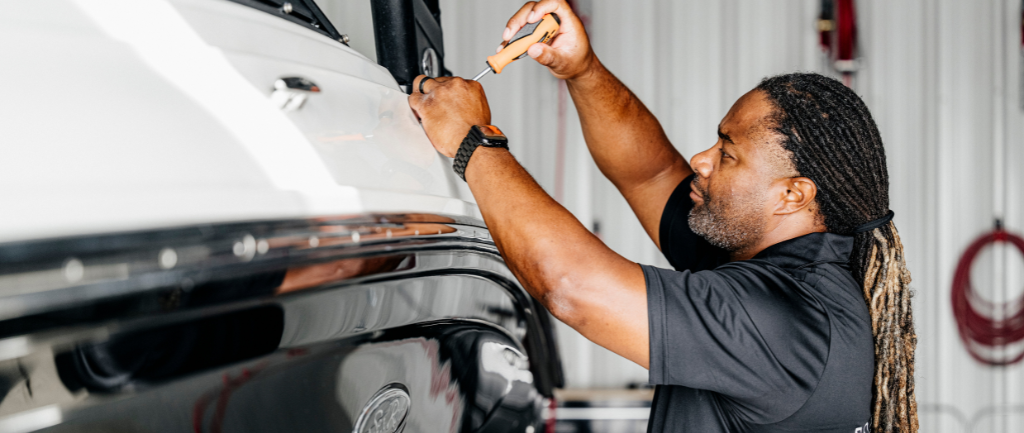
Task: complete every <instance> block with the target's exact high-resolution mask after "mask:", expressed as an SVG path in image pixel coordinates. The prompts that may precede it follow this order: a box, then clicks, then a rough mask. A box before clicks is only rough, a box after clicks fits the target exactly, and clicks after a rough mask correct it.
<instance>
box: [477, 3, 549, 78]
mask: <svg viewBox="0 0 1024 433" xmlns="http://www.w3.org/2000/svg"><path fill="white" fill-rule="evenodd" d="M561 23H562V21H561V20H559V19H558V16H557V15H555V14H547V15H544V18H543V19H541V20H540V21H537V22H535V23H533V24H527V25H525V26H523V28H522V29H519V31H518V32H516V34H515V36H512V39H509V41H508V44H507V45H505V48H503V49H502V50H501V51H500V52H498V54H495V55H493V56H490V57H488V58H487V65H488V66H490V67H491V69H492V70H493V71H494V73H495V74H500V73H501V70H502V69H503V68H505V65H508V64H509V63H512V62H513V61H515V60H518V59H521V58H523V57H525V56H526V50H529V49H530V47H531V46H532V45H533V44H536V43H541V44H546V43H548V42H549V41H551V38H553V37H555V33H557V32H558V26H559V25H560V24H561Z"/></svg>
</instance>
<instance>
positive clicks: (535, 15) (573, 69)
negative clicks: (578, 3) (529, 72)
mask: <svg viewBox="0 0 1024 433" xmlns="http://www.w3.org/2000/svg"><path fill="white" fill-rule="evenodd" d="M552 12H553V13H554V14H555V15H558V19H559V20H561V21H562V22H561V24H560V25H559V28H558V34H556V35H555V38H554V39H552V40H551V45H550V46H549V45H546V44H533V46H531V47H530V50H529V51H527V52H528V53H529V54H530V57H533V58H534V59H536V60H537V62H538V63H540V64H542V65H544V66H547V67H548V70H549V71H551V74H552V75H554V76H555V78H559V79H563V80H570V79H573V78H576V77H579V76H580V75H582V74H583V73H584V72H587V71H588V70H590V68H591V66H592V65H593V64H594V63H596V57H595V56H594V50H593V49H591V48H590V39H589V38H587V32H586V30H584V29H583V22H581V21H580V19H579V17H577V16H576V14H575V13H573V11H572V9H571V8H570V7H569V4H568V3H566V2H565V0H541V1H539V2H528V3H526V4H525V5H523V7H522V8H520V9H519V12H516V14H515V15H513V16H512V18H511V19H509V20H508V24H507V25H506V27H505V32H504V33H503V34H502V39H503V40H504V41H505V42H504V43H502V46H501V47H499V48H498V51H501V48H503V47H504V45H505V43H507V42H508V40H509V39H510V38H512V36H513V35H515V34H516V32H518V31H519V29H521V28H523V26H525V25H526V24H527V23H535V22H537V21H540V20H541V18H543V17H544V15H546V14H549V13H552Z"/></svg>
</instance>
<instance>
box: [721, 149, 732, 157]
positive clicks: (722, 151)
mask: <svg viewBox="0 0 1024 433" xmlns="http://www.w3.org/2000/svg"><path fill="white" fill-rule="evenodd" d="M718 152H719V153H721V154H722V158H732V155H729V154H728V153H725V149H722V148H718Z"/></svg>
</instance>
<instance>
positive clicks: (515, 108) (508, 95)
mask: <svg viewBox="0 0 1024 433" xmlns="http://www.w3.org/2000/svg"><path fill="white" fill-rule="evenodd" d="M321 1H325V0H321ZM580 4H581V10H582V12H584V13H585V14H586V15H587V17H588V19H589V22H588V29H589V32H590V35H591V38H592V42H593V45H594V47H595V49H596V51H597V53H598V56H599V57H600V58H601V59H602V61H603V62H604V63H605V64H606V65H607V66H608V68H609V69H610V70H612V71H613V72H614V73H615V74H616V75H617V76H618V77H619V78H620V79H622V81H623V82H625V83H626V84H627V85H628V86H629V87H630V88H631V89H632V90H633V91H634V92H635V93H636V94H637V95H639V96H640V98H641V99H642V100H643V101H644V102H645V103H646V104H647V105H648V107H650V109H651V110H652V111H653V112H654V113H655V114H656V115H657V116H658V118H659V119H661V122H662V124H663V126H664V127H665V129H666V131H667V132H668V135H669V137H670V138H671V139H672V140H673V143H675V145H676V146H677V147H678V148H679V149H680V151H682V152H683V154H684V155H686V156H692V155H693V154H694V153H696V152H698V151H701V150H703V149H706V148H707V147H710V146H711V145H712V144H713V143H714V142H715V140H716V134H715V127H716V125H717V124H718V121H719V120H720V119H721V117H722V116H723V115H724V114H725V112H726V111H727V110H728V108H729V107H730V105H731V104H732V103H733V101H735V100H736V99H737V98H738V97H739V96H740V95H742V94H743V93H744V92H746V91H748V90H749V89H751V88H752V87H754V86H755V85H756V84H757V82H758V81H759V80H760V79H761V78H762V77H764V76H767V75H772V74H776V73H782V72H787V71H794V70H811V71H819V72H821V71H824V69H823V68H824V67H823V63H822V58H821V54H820V52H819V50H818V48H817V39H816V38H817V35H816V33H815V28H814V23H815V18H816V15H817V13H818V1H816V0H756V1H755V0H722V1H668V0H665V1H651V0H648V1H630V2H622V1H612V0H598V1H589V2H588V1H581V2H580ZM520 5H521V2H518V1H504V0H503V1H486V2H485V1H475V2H469V1H465V0H446V1H442V11H443V17H444V18H443V20H444V30H445V42H446V51H447V62H448V67H449V69H451V70H452V71H453V72H454V73H455V74H456V75H473V74H475V73H476V72H478V71H479V70H480V69H481V68H482V67H483V59H484V57H485V56H487V55H489V54H491V53H493V52H494V48H495V47H496V46H497V44H498V42H500V35H501V31H502V29H503V28H504V24H505V21H506V20H507V18H508V16H510V15H511V14H512V13H513V12H515V11H516V10H517V9H518V8H519V6H520ZM857 6H858V13H859V25H860V43H861V47H862V51H863V56H864V57H863V69H862V70H861V71H860V72H859V73H858V74H857V79H856V83H855V88H856V90H857V91H858V93H860V94H861V95H862V97H864V99H865V100H866V102H867V104H868V106H869V107H870V109H871V110H872V113H873V114H874V116H875V119H876V121H877V123H878V125H879V128H880V129H881V132H882V136H883V138H884V140H885V142H886V149H887V152H888V159H889V170H890V175H891V190H890V191H891V201H892V208H893V210H894V211H895V212H896V223H897V226H898V227H899V229H900V231H901V234H902V237H903V241H904V243H905V246H906V252H907V256H908V258H907V261H908V264H909V266H910V268H911V272H912V274H913V277H914V283H913V286H914V288H915V289H916V292H917V297H916V298H915V314H916V322H917V329H918V334H919V339H920V341H919V347H918V364H917V386H918V401H919V404H920V408H921V412H922V430H921V431H927V432H961V431H973V432H990V431H991V432H998V431H1006V432H1009V431H1022V430H1024V386H1022V385H1024V381H1022V378H1024V377H1022V373H1021V368H1022V367H1021V365H1020V364H1018V365H1015V366H1012V367H1006V368H994V367H986V366H982V365H981V364H979V363H977V362H975V361H973V360H972V359H971V358H970V357H969V355H968V354H967V352H966V351H965V350H964V348H963V344H962V343H961V341H960V339H959V335H958V333H957V329H956V322H955V320H954V318H953V315H952V310H951V306H950V305H951V304H950V286H951V284H952V277H953V272H954V268H955V266H956V263H957V260H958V259H959V256H960V254H961V253H962V251H963V250H964V248H966V246H967V245H968V244H969V243H970V242H971V241H972V240H973V239H974V238H975V237H977V236H978V235H980V234H981V233H983V232H985V231H987V230H990V229H991V228H992V225H993V218H994V216H995V215H997V214H1001V215H1002V216H1003V217H1004V220H1005V221H1006V224H1007V227H1009V229H1010V230H1016V231H1024V204H1022V200H1021V197H1022V195H1024V183H1022V179H1021V176H1022V170H1021V169H1022V168H1024V110H1022V109H1021V99H1022V98H1021V81H1022V70H1021V63H1022V53H1021V51H1020V46H1019V41H1020V34H1019V31H1020V30H1019V29H1020V27H1019V26H1020V18H1021V15H1020V7H1021V3H1020V1H1019V0H972V1H962V0H901V1H884V0H874V1H867V0H861V1H859V2H858V3H857ZM325 9H328V10H329V11H330V12H331V14H332V16H335V17H336V18H335V21H337V22H338V27H339V28H340V29H342V31H343V32H345V31H349V32H350V33H353V32H355V34H354V35H353V41H354V42H353V44H354V45H355V46H356V47H357V49H364V51H365V52H367V53H369V54H370V55H372V50H373V42H372V33H367V32H369V31H371V29H369V28H368V27H367V26H366V22H367V21H368V20H369V18H368V17H369V7H368V3H367V2H365V1H347V2H339V3H331V4H328V5H327V7H326V8H325ZM361 14H365V15H362V16H360V15H361ZM360 32H362V33H360ZM360 47H362V48H360ZM483 84H484V87H485V88H486V89H487V92H488V98H489V100H490V102H491V106H492V111H493V115H494V123H495V124H497V125H499V126H501V128H502V129H503V130H504V131H506V133H507V134H508V136H509V137H510V139H511V141H512V149H513V152H514V153H515V154H516V156H517V157H518V158H519V159H520V161H522V162H523V164H524V165H525V166H526V167H527V168H528V169H529V170H530V172H531V173H532V174H533V175H534V177H536V178H537V180H538V181H539V182H540V183H541V185H543V186H544V187H545V188H546V189H547V190H548V191H549V192H551V193H552V194H555V193H558V195H560V196H561V201H562V203H564V204H565V205H566V206H567V207H568V208H569V209H570V210H571V211H572V212H573V213H575V214H576V215H577V217H579V218H580V219H581V220H582V221H584V222H585V223H586V224H588V225H590V226H595V225H599V227H600V234H601V236H602V237H603V239H604V240H605V241H606V242H607V243H608V244H609V245H611V246H612V247H613V248H614V249H615V250H617V251H619V252H620V253H622V254H623V255H624V256H626V257H628V258H630V259H631V260H635V261H638V262H642V263H651V264H656V265H661V266H666V267H667V264H666V262H665V261H664V259H663V258H662V257H661V256H660V254H659V253H658V251H657V250H656V249H655V248H654V246H653V244H652V243H651V242H650V241H649V240H648V239H647V237H646V235H645V234H644V232H643V231H642V230H641V228H640V225H639V223H638V222H637V221H636V219H635V218H634V217H633V215H632V213H631V211H630V210H629V207H628V206H627V205H626V203H625V201H624V200H623V199H622V198H621V197H620V196H619V195H618V193H617V192H616V191H615V189H614V188H613V187H612V186H611V184H610V183H608V182H607V181H606V180H604V179H603V178H602V177H601V175H600V173H599V172H598V171H597V169H596V167H594V165H593V163H592V162H591V161H590V159H589V157H588V155H587V153H586V149H585V147H584V144H583V141H582V135H581V134H580V131H579V123H578V121H577V118H576V115H575V113H574V110H573V107H572V103H571V101H567V100H564V99H563V100H561V101H560V93H559V92H560V85H559V83H558V82H557V80H555V79H554V78H552V77H551V76H550V74H548V73H547V71H546V70H544V69H543V68H541V67H540V66H539V65H537V64H536V63H533V62H532V61H530V60H524V61H522V62H519V63H517V64H515V65H512V66H511V67H510V68H509V69H507V70H506V71H505V72H504V73H503V74H502V75H500V76H493V75H492V76H488V77H487V78H485V79H484V80H483ZM560 102H561V103H562V105H564V106H565V107H566V109H565V115H564V119H565V122H564V124H565V127H564V128H565V129H564V139H562V140H560V139H559V111H560V110H559V106H560ZM560 141H562V142H564V154H561V153H560V152H559V150H558V146H559V142H560ZM559 170H561V174H558V172H559ZM556 178H557V179H561V180H562V182H561V183H556ZM973 281H974V283H975V285H976V287H977V288H978V290H979V292H980V293H981V295H982V296H983V297H985V298H987V299H990V300H993V301H997V302H1002V301H1005V300H1010V299H1014V298H1017V297H1020V296H1021V295H1022V292H1024V289H1022V287H1024V257H1022V256H1021V255H1020V254H1019V253H1017V252H1015V250H1009V249H1003V248H995V249H990V250H987V251H986V252H985V253H983V254H982V256H981V257H980V259H979V261H978V264H977V265H976V266H975V268H974V280H973ZM560 337H561V345H562V348H563V350H562V354H563V358H564V362H565V366H566V368H567V373H568V379H569V385H570V386H571V387H614V386H624V385H626V384H628V383H631V382H645V381H646V379H647V374H646V370H644V369H642V368H640V367H637V366H635V365H632V364H631V363H629V362H628V361H625V360H623V359H621V358H619V357H617V356H615V355H613V354H611V353H609V352H607V351H605V350H603V349H601V348H599V347H596V346H594V345H593V344H591V343H589V342H588V341H586V340H584V339H583V338H582V337H580V336H579V335H578V334H576V333H575V332H573V331H572V330H571V329H568V328H565V327H563V328H562V329H561V330H560ZM1018 346H1019V345H1018ZM1022 349H1024V348H1022V347H1017V348H1016V350H1022ZM1009 352H1013V350H1010V351H1009Z"/></svg>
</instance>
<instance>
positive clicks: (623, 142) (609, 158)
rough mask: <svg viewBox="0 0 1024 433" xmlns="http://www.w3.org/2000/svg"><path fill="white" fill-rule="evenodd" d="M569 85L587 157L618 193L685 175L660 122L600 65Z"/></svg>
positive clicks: (686, 169) (596, 64)
mask: <svg viewBox="0 0 1024 433" xmlns="http://www.w3.org/2000/svg"><path fill="white" fill-rule="evenodd" d="M567 84H568V88H569V93H570V95H571V96H572V99H573V102H574V103H575V105H576V111H577V112H578V113H579V116H580V124H581V126H582V128H583V137H584V139H586V142H587V147H588V148H589V149H590V153H591V155H593V157H594V161H595V162H596V163H597V166H598V168H600V169H601V172H602V173H603V174H604V175H605V176H606V177H608V179H609V180H611V181H612V183H614V184H615V185H616V187H618V188H619V189H620V190H623V189H628V188H631V187H634V186H637V185H639V184H642V183H644V182H647V181H649V180H650V179H652V178H655V177H657V176H658V175H660V174H662V173H664V172H665V171H669V170H673V169H678V170H685V171H689V165H687V164H686V160H685V159H684V158H683V157H682V155H680V154H679V152H678V151H677V150H676V149H675V148H674V147H673V146H672V143H670V142H669V140H668V137H667V136H666V135H665V131H664V130H663V129H662V127H661V124H660V123H659V122H658V119H656V118H655V117H654V115H653V114H652V113H651V112H650V110H648V109H647V107H646V106H644V104H643V103H642V102H641V101H640V99H639V98H637V97H636V95H634V94H633V92H631V91H630V90H629V89H628V88H627V87H626V86H625V85H624V84H622V82H621V81H619V79H618V78H616V77H615V76H614V75H612V73H611V72H610V71H608V70H607V69H605V67H604V66H603V65H602V64H601V62H600V61H598V60H596V59H595V60H594V65H593V66H592V67H591V68H590V69H589V70H588V71H587V72H586V73H584V74H581V75H580V76H578V77H575V78H572V79H570V80H568V81H567ZM623 192H625V191H623Z"/></svg>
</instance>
